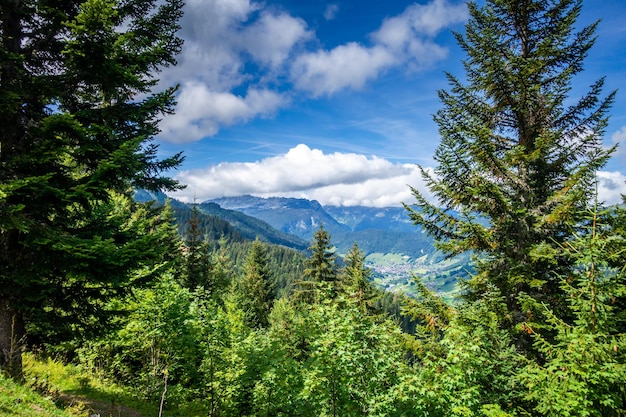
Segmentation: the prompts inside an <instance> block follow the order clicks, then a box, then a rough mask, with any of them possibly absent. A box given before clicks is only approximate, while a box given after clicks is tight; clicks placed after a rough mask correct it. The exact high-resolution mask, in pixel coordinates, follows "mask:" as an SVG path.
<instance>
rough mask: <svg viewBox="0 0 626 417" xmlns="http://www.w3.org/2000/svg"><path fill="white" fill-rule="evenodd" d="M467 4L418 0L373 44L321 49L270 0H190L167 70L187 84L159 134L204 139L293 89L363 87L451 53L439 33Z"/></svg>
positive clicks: (166, 75)
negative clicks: (177, 50)
mask: <svg viewBox="0 0 626 417" xmlns="http://www.w3.org/2000/svg"><path fill="white" fill-rule="evenodd" d="M338 11H339V7H338V5H337V4H335V3H332V4H329V5H328V6H327V8H326V11H325V13H324V16H325V18H326V19H327V20H332V19H333V18H334V17H335V15H336V13H337V12H338ZM466 13H467V12H466V10H465V6H464V5H462V4H456V5H454V4H451V3H449V2H448V0H432V2H431V3H429V4H426V5H418V4H415V5H412V6H409V7H408V8H407V9H406V10H405V11H404V12H403V13H402V14H401V15H399V16H396V17H392V18H388V19H386V20H385V21H384V22H383V23H382V25H381V27H380V29H379V30H378V31H377V32H375V33H373V34H370V39H371V43H370V44H369V45H365V44H362V43H359V42H356V41H353V42H348V43H345V44H342V45H339V46H337V47H336V48H333V49H331V50H324V49H318V48H317V45H318V42H316V39H315V33H314V32H313V31H312V30H311V29H309V28H308V25H307V23H306V22H305V21H304V20H303V19H301V18H299V17H297V16H292V15H290V14H289V13H286V12H285V11H283V10H280V9H278V8H276V7H270V6H268V5H267V4H266V3H265V2H261V1H254V0H189V1H187V2H186V4H185V13H184V16H183V18H182V21H181V31H180V35H181V37H182V38H183V39H184V41H185V43H184V45H183V51H182V53H181V54H180V55H179V56H178V57H177V60H178V65H176V66H174V67H171V68H167V69H165V71H164V72H163V73H162V74H161V80H162V84H163V85H167V86H169V85H174V84H180V85H181V86H182V88H181V89H180V91H179V93H178V96H177V101H178V105H177V107H176V108H175V112H176V116H172V117H168V118H167V119H166V120H165V121H164V122H163V124H162V130H163V134H162V135H161V136H160V137H161V139H163V140H166V141H171V142H184V141H194V140H200V139H202V138H203V137H208V136H213V135H215V134H216V133H217V132H218V131H219V130H220V128H222V127H224V126H229V125H232V124H237V123H245V122H247V121H249V120H251V119H253V118H256V117H265V116H268V115H270V114H272V113H273V112H275V111H276V110H278V109H280V108H281V107H283V106H286V105H288V103H289V100H286V99H285V97H287V96H292V95H293V94H295V93H297V92H304V93H306V94H309V95H311V96H313V97H318V96H322V95H330V94H334V93H336V92H337V91H340V90H344V89H360V88H363V86H364V85H366V83H368V82H370V81H372V80H374V79H376V78H377V77H379V76H380V75H381V74H382V73H384V72H385V71H386V70H388V69H390V68H392V67H403V68H407V69H410V68H423V67H427V66H429V65H431V64H432V63H434V62H436V61H438V60H441V59H442V58H444V57H445V56H446V55H447V49H446V48H444V47H442V46H440V45H438V44H437V43H436V42H435V40H434V37H435V36H436V34H437V33H439V32H440V31H441V30H442V29H444V28H445V27H447V26H449V25H451V24H454V23H457V22H460V21H462V20H464V19H465V18H466ZM240 91H248V93H247V94H245V95H241V93H240ZM254 92H258V93H259V94H255V93H254ZM260 100H266V101H262V102H261V101H260ZM198 103H200V104H201V105H202V108H197V107H196V105H197V104H198ZM223 105H224V107H223Z"/></svg>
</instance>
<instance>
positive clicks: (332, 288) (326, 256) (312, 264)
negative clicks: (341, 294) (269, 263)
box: [300, 225, 338, 299]
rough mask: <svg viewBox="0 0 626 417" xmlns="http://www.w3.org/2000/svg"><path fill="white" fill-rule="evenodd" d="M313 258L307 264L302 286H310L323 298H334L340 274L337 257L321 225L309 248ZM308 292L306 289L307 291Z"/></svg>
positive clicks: (328, 235)
mask: <svg viewBox="0 0 626 417" xmlns="http://www.w3.org/2000/svg"><path fill="white" fill-rule="evenodd" d="M309 250H310V251H311V257H310V258H309V259H308V260H307V262H306V269H305V270H304V277H305V281H304V283H301V284H300V285H301V286H303V285H304V286H310V285H308V284H312V285H313V288H309V289H308V290H309V291H310V290H313V291H314V292H318V291H319V292H321V295H322V298H331V299H332V298H334V297H335V295H336V294H337V289H338V288H337V287H338V272H337V265H336V261H337V255H335V253H334V251H333V246H332V244H331V241H330V234H329V233H328V231H327V230H325V229H324V226H323V225H320V227H319V229H317V230H316V231H315V233H314V234H313V242H311V246H310V247H309ZM305 290H306V289H305Z"/></svg>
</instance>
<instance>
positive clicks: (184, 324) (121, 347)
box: [79, 274, 202, 401]
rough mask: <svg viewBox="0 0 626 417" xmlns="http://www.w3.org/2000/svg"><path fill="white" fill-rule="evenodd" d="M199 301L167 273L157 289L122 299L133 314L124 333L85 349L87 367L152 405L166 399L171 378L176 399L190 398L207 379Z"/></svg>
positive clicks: (122, 325)
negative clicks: (197, 309)
mask: <svg viewBox="0 0 626 417" xmlns="http://www.w3.org/2000/svg"><path fill="white" fill-rule="evenodd" d="M193 299H194V296H193V295H192V294H191V293H190V292H189V291H188V290H187V289H185V288H182V287H181V286H180V285H179V284H178V283H177V282H176V280H174V279H173V277H172V276H171V275H170V274H166V275H164V277H163V278H162V279H161V280H160V281H159V283H158V284H157V285H156V286H155V287H154V288H152V289H144V290H139V291H137V292H136V294H135V295H134V296H130V297H128V298H126V299H124V300H120V301H117V302H116V303H118V304H120V306H119V307H120V308H123V309H124V310H125V311H126V312H127V313H126V315H124V316H123V317H120V318H119V319H118V326H119V330H117V331H115V332H113V333H111V334H110V335H108V336H107V337H105V338H103V339H100V340H93V341H91V342H89V343H86V344H85V345H84V346H83V347H82V348H81V349H79V357H80V359H81V361H82V363H83V366H86V367H87V368H89V369H92V370H94V371H95V372H96V373H98V374H101V375H103V376H105V377H109V378H113V380H115V381H117V382H118V383H121V384H124V385H126V386H129V387H133V388H134V390H135V393H136V395H137V397H138V398H140V399H144V400H150V401H156V400H157V399H158V398H159V397H160V396H161V393H162V391H163V385H164V376H165V375H166V374H167V375H168V384H169V387H168V393H169V394H168V396H169V398H170V400H172V401H180V400H182V399H184V398H186V397H189V396H190V395H192V392H188V390H190V389H191V390H193V389H197V386H198V384H199V383H200V381H201V375H200V374H199V373H198V366H199V364H200V362H201V354H202V352H201V351H200V350H199V347H198V333H199V331H200V330H199V326H201V323H200V322H199V321H198V319H197V317H196V314H194V301H193ZM177 396H179V398H176V397H177Z"/></svg>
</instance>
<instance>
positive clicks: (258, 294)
mask: <svg viewBox="0 0 626 417" xmlns="http://www.w3.org/2000/svg"><path fill="white" fill-rule="evenodd" d="M237 289H238V294H239V297H240V298H239V307H240V308H241V309H242V310H243V311H244V312H245V315H246V322H247V323H248V325H249V326H250V327H252V328H260V327H267V324H268V321H267V317H268V315H269V313H270V309H271V307H272V302H273V299H274V297H273V291H272V273H271V271H270V267H269V259H268V257H267V248H266V246H265V244H263V243H261V241H260V240H259V239H256V240H255V241H254V242H253V243H252V247H251V248H250V253H249V254H248V258H247V259H246V264H245V265H244V275H243V277H242V278H241V279H240V280H239V281H238V282H237Z"/></svg>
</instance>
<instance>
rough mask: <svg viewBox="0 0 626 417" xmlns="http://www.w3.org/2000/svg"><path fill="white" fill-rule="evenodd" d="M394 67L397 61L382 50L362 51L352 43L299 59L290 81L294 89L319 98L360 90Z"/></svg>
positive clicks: (292, 70) (375, 48) (361, 48)
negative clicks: (344, 91) (341, 91)
mask: <svg viewBox="0 0 626 417" xmlns="http://www.w3.org/2000/svg"><path fill="white" fill-rule="evenodd" d="M395 63H397V58H396V57H394V56H393V55H392V54H391V53H390V52H389V50H387V49H385V48H381V47H373V48H365V47H363V46H361V45H359V44H357V43H355V42H352V43H348V44H346V45H340V46H338V47H336V48H334V49H332V50H330V51H318V52H314V53H309V54H304V55H301V56H299V57H298V58H297V59H296V61H295V63H294V65H293V67H292V69H291V77H292V78H293V80H294V82H295V85H296V87H297V88H299V89H301V90H304V91H308V92H310V93H312V95H313V96H320V95H323V94H332V93H335V92H336V91H338V90H342V89H344V88H353V89H359V88H361V87H363V85H364V84H365V82H366V81H369V80H371V79H374V78H376V77H377V76H378V74H379V73H380V72H381V71H383V70H384V69H386V68H389V67H390V66H392V65H394V64H395Z"/></svg>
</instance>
